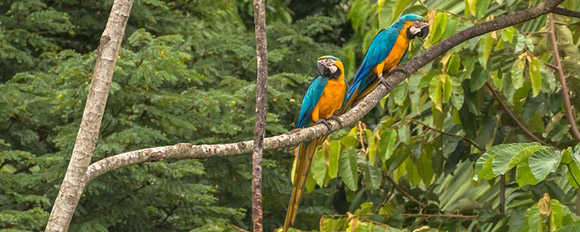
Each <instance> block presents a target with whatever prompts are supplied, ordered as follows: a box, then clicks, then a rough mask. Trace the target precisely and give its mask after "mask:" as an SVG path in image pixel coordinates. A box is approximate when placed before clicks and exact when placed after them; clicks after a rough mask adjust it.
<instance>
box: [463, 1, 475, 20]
mask: <svg viewBox="0 0 580 232" xmlns="http://www.w3.org/2000/svg"><path fill="white" fill-rule="evenodd" d="M466 1H467V4H465V5H466V6H467V7H465V9H466V10H467V9H469V13H471V15H473V16H475V17H477V0H466ZM466 17H467V15H466Z"/></svg>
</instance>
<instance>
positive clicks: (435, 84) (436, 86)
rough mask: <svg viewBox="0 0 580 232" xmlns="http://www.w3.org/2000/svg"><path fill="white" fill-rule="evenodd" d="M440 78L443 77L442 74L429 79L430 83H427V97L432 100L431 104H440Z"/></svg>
mask: <svg viewBox="0 0 580 232" xmlns="http://www.w3.org/2000/svg"><path fill="white" fill-rule="evenodd" d="M441 79H444V77H443V76H437V77H434V78H433V79H431V83H430V84H429V98H431V101H433V104H435V105H438V106H440V105H441V103H442V101H441V100H442V89H443V86H442V83H441Z"/></svg>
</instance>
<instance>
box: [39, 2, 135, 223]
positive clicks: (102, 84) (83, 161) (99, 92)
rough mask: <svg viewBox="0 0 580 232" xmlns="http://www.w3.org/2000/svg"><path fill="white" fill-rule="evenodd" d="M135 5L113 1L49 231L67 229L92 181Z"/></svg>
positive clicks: (54, 206) (50, 219)
mask: <svg viewBox="0 0 580 232" xmlns="http://www.w3.org/2000/svg"><path fill="white" fill-rule="evenodd" d="M132 5H133V0H115V1H114V3H113V7H112V9H111V13H110V15H109V19H108V21H107V25H106V27H105V30H104V31H103V35H102V36H101V41H100V44H99V48H98V50H97V61H96V64H95V69H94V72H93V81H92V82H91V86H90V89H89V93H88V95H87V102H86V105H85V109H84V112H83V117H82V120H81V125H80V127H79V131H78V134H77V138H76V141H75V146H74V148H73V151H72V156H71V159H70V163H69V165H68V168H67V171H66V174H65V176H64V180H63V181H62V184H61V186H60V190H59V192H58V195H57V197H56V200H55V202H54V205H53V207H52V211H51V213H50V217H49V219H48V223H47V225H46V228H45V230H46V231H47V232H48V231H51V232H52V231H67V230H68V227H69V224H70V221H71V220H72V217H73V214H74V212H75V209H76V206H77V204H78V202H79V200H80V198H81V193H82V192H83V189H84V187H85V186H86V184H87V183H88V181H89V180H87V179H86V174H85V173H86V171H87V169H88V167H89V164H90V163H91V158H92V156H93V152H94V151H95V146H96V144H97V140H98V139H99V129H100V128H101V122H102V119H103V115H104V113H105V107H106V105H107V97H108V95H109V89H110V86H111V81H112V79H113V71H114V70H115V63H116V62H117V55H118V53H119V48H120V47H121V42H122V41H123V35H125V27H126V26H127V21H128V20H129V13H130V12H131V7H132Z"/></svg>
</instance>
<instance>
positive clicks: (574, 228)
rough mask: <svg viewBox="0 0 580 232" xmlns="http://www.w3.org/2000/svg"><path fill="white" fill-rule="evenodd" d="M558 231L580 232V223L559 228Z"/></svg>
mask: <svg viewBox="0 0 580 232" xmlns="http://www.w3.org/2000/svg"><path fill="white" fill-rule="evenodd" d="M556 232H580V225H568V226H563V227H562V228H560V229H558V230H557V231H556Z"/></svg>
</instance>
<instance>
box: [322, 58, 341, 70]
mask: <svg viewBox="0 0 580 232" xmlns="http://www.w3.org/2000/svg"><path fill="white" fill-rule="evenodd" d="M318 62H319V63H321V64H323V65H324V66H325V67H326V68H328V70H330V73H335V72H336V71H337V70H338V67H336V64H335V62H334V60H333V59H322V60H319V61H318Z"/></svg>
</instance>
